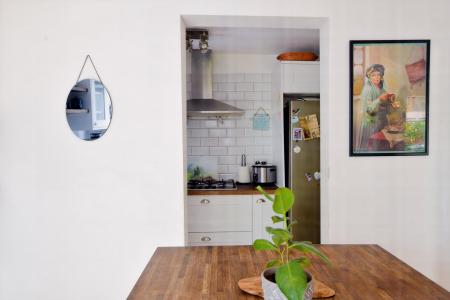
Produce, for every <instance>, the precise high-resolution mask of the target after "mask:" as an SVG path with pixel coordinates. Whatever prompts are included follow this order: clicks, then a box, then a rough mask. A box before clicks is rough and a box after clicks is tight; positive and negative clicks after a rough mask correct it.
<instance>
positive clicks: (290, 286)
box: [253, 186, 330, 300]
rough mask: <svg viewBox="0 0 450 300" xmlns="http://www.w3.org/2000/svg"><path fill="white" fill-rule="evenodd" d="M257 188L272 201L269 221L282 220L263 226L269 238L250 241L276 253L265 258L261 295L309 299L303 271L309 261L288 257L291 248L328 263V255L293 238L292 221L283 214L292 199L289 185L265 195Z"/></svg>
mask: <svg viewBox="0 0 450 300" xmlns="http://www.w3.org/2000/svg"><path fill="white" fill-rule="evenodd" d="M257 190H258V191H259V192H260V193H261V194H263V195H264V196H265V197H266V198H267V200H269V201H271V202H273V205H272V209H273V211H274V212H275V213H276V214H277V215H275V216H273V217H272V221H273V223H274V224H276V223H282V228H274V227H266V231H267V232H268V233H269V234H271V235H272V241H268V240H264V239H257V240H255V241H254V242H253V247H254V248H255V250H271V251H274V252H276V253H277V254H278V258H276V259H273V260H271V261H269V262H267V264H266V267H267V268H268V269H266V270H265V271H264V272H263V273H262V274H261V280H262V287H263V291H264V299H271V300H272V299H273V300H276V299H288V300H309V299H312V295H313V287H312V277H311V275H310V274H309V273H307V272H306V271H305V268H306V267H308V266H309V265H310V264H311V261H310V260H309V259H308V257H306V256H301V257H295V258H294V257H291V255H292V250H293V249H296V250H298V251H300V252H303V253H311V254H313V255H316V256H318V257H320V258H321V259H322V260H323V261H325V262H326V263H327V264H330V262H329V260H328V258H327V257H326V256H325V255H324V254H323V253H322V252H320V251H319V250H318V249H317V248H316V247H314V246H313V245H312V244H311V242H296V241H293V236H292V226H293V225H294V224H295V223H296V221H294V220H292V219H290V218H288V217H287V216H286V213H287V212H288V211H289V210H290V209H291V208H292V206H293V205H294V201H295V197H294V193H293V192H292V191H291V190H290V189H288V188H285V187H281V188H278V189H277V190H276V191H275V197H272V196H271V195H269V194H268V193H267V192H265V191H264V190H263V189H262V188H261V187H260V186H258V187H257Z"/></svg>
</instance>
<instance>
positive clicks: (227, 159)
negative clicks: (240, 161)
mask: <svg viewBox="0 0 450 300" xmlns="http://www.w3.org/2000/svg"><path fill="white" fill-rule="evenodd" d="M219 164H220V165H235V164H237V156H236V155H228V156H219Z"/></svg>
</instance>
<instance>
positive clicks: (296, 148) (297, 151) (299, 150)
mask: <svg viewBox="0 0 450 300" xmlns="http://www.w3.org/2000/svg"><path fill="white" fill-rule="evenodd" d="M301 151H302V148H300V146H299V145H295V146H294V153H295V154H299V153H300V152H301Z"/></svg>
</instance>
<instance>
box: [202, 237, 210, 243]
mask: <svg viewBox="0 0 450 300" xmlns="http://www.w3.org/2000/svg"><path fill="white" fill-rule="evenodd" d="M200 240H201V241H202V242H209V241H210V240H211V238H210V237H209V236H202V238H201V239H200Z"/></svg>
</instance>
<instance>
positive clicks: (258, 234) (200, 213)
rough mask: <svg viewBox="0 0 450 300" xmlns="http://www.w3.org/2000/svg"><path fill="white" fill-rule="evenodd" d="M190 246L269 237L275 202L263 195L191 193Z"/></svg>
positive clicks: (228, 243)
mask: <svg viewBox="0 0 450 300" xmlns="http://www.w3.org/2000/svg"><path fill="white" fill-rule="evenodd" d="M187 210H188V211H187V215H188V222H187V223H188V245H189V246H219V245H251V244H253V241H254V240H255V239H269V240H270V235H269V234H268V233H267V232H266V230H265V228H266V227H267V226H272V227H282V223H277V224H273V223H272V216H273V215H274V213H273V211H272V202H271V201H269V200H267V199H266V198H264V196H262V195H260V194H254V195H223V196H222V195H220V196H219V195H214V196H209V195H208V196H206V195H205V196H188V205H187Z"/></svg>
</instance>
